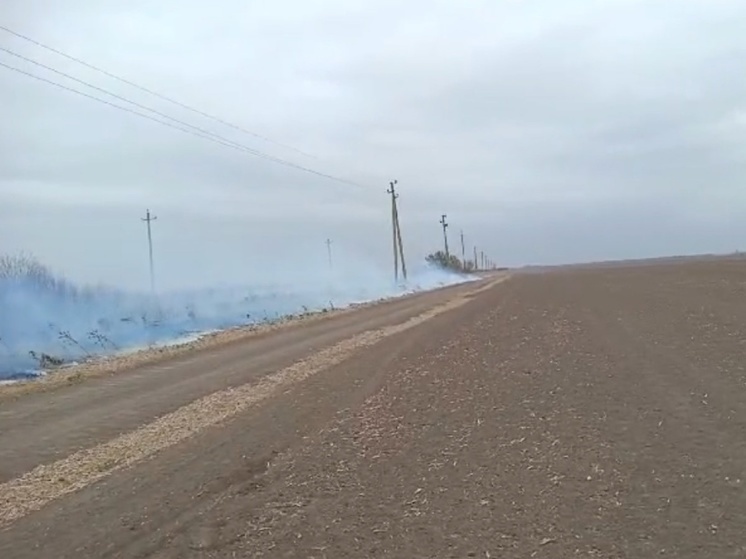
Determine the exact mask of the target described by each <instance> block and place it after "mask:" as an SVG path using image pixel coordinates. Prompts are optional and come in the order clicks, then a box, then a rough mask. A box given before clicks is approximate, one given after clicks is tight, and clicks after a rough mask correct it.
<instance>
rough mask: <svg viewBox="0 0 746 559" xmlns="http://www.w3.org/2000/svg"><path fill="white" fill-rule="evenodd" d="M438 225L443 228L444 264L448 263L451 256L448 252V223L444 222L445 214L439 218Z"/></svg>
mask: <svg viewBox="0 0 746 559" xmlns="http://www.w3.org/2000/svg"><path fill="white" fill-rule="evenodd" d="M440 224H441V225H442V226H443V242H444V243H445V248H446V262H448V261H450V259H451V254H450V252H448V232H447V229H448V222H447V221H446V214H443V215H442V216H441V217H440Z"/></svg>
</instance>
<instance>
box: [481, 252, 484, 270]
mask: <svg viewBox="0 0 746 559" xmlns="http://www.w3.org/2000/svg"><path fill="white" fill-rule="evenodd" d="M480 252H481V254H482V268H483V269H484V251H480Z"/></svg>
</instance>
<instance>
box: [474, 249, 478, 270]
mask: <svg viewBox="0 0 746 559" xmlns="http://www.w3.org/2000/svg"><path fill="white" fill-rule="evenodd" d="M474 270H475V271H476V270H479V259H478V258H477V247H476V246H475V247H474Z"/></svg>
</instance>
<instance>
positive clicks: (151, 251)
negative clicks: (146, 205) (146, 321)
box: [140, 210, 158, 294]
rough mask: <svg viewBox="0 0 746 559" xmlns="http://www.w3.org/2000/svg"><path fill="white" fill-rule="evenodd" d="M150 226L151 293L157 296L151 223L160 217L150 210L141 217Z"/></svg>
mask: <svg viewBox="0 0 746 559" xmlns="http://www.w3.org/2000/svg"><path fill="white" fill-rule="evenodd" d="M140 219H141V220H143V221H144V222H145V223H147V226H148V256H149V258H150V292H151V293H152V294H155V272H154V271H153V235H152V233H151V231H150V222H151V221H155V220H156V219H158V217H156V216H154V215H150V210H145V217H141V218H140Z"/></svg>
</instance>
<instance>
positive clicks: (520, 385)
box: [0, 259, 746, 559]
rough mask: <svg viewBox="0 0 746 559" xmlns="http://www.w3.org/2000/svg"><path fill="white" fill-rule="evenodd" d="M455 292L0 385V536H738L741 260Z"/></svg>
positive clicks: (129, 547) (167, 546) (272, 550)
mask: <svg viewBox="0 0 746 559" xmlns="http://www.w3.org/2000/svg"><path fill="white" fill-rule="evenodd" d="M483 285H484V284H483ZM473 288H474V286H466V287H464V286H462V287H458V288H451V289H449V290H443V291H440V292H437V293H432V294H427V295H423V296H419V297H417V298H412V299H407V300H401V301H397V302H394V303H387V304H386V305H389V306H388V307H385V308H386V309H388V310H386V311H382V310H380V309H381V308H383V306H380V307H379V306H374V307H370V308H367V309H361V310H359V311H355V312H352V313H349V314H346V315H344V316H341V317H337V318H332V319H330V320H329V321H320V322H317V323H314V324H309V325H306V326H301V327H299V328H297V329H295V330H293V331H292V332H290V333H287V332H284V333H283V332H277V333H274V334H270V335H267V336H266V337H264V338H262V339H261V340H260V341H251V342H242V343H238V344H236V345H231V346H228V347H222V348H219V349H215V350H213V351H206V352H200V353H195V354H193V355H189V356H186V357H177V358H175V359H174V360H173V361H167V362H162V363H159V364H158V365H157V366H153V367H154V368H153V369H152V370H151V369H148V368H147V367H146V368H142V369H134V370H132V371H130V372H127V373H122V374H120V375H116V376H111V377H101V378H96V379H92V380H90V381H88V382H86V383H83V384H80V385H78V386H72V387H67V388H64V389H60V390H57V391H55V392H52V393H43V394H30V395H28V396H25V397H23V398H20V399H18V400H15V401H6V402H0V482H2V484H0V557H2V558H24V557H29V558H30V557H34V558H39V557H41V558H45V557H54V558H58V557H59V558H64V557H76V558H78V557H154V558H167V557H168V558H181V557H185V558H189V557H200V558H208V557H269V558H282V557H315V558H318V559H321V558H324V557H326V558H337V557H339V558H348V557H401V558H420V557H422V558H424V557H428V558H429V557H437V558H448V557H454V558H455V557H459V558H460V557H483V558H484V557H486V558H497V557H516V558H518V557H521V558H524V557H545V558H564V557H604V558H609V557H629V558H647V557H651V558H652V557H681V558H695V557H696V558H709V557H712V558H718V559H719V558H727V557H746V528H745V527H746V492H745V491H744V483H745V482H746V262H744V260H737V259H733V260H722V261H707V262H699V263H697V262H686V263H675V264H666V265H663V264H660V265H656V266H653V265H645V266H628V267H615V268H613V269H611V268H599V269H593V268H587V269H572V270H563V269H555V270H552V271H551V272H549V273H530V274H518V275H515V276H514V277H512V278H511V279H509V280H508V281H506V282H504V283H502V284H499V285H495V286H491V287H490V288H489V289H485V290H483V291H481V292H478V293H473V294H470V293H469V291H470V290H471V289H473ZM335 321H340V322H337V323H335ZM335 324H336V325H335ZM283 347H287V352H288V353H283ZM172 386H173V388H171V387H172ZM226 389H227V390H226ZM216 394H217V395H216ZM185 410H186V411H185ZM187 412H189V413H192V412H194V413H193V414H192V415H188V414H187ZM185 418H188V420H187V419H185ZM211 418H218V420H216V421H215V422H211V421H210V419H211ZM221 418H222V419H221ZM187 421H193V422H194V425H192V424H191V423H185V422H187ZM166 425H168V428H169V429H174V431H173V432H174V433H178V434H179V435H178V437H179V438H178V441H177V442H172V441H169V440H166V439H163V438H158V436H159V435H160V434H161V433H162V432H168V431H163V430H164V429H166V427H165V426H166ZM133 433H134V434H133ZM184 433H186V434H185V435H184ZM182 435H184V436H182ZM145 441H149V442H148V443H147V444H154V445H155V444H157V445H159V446H158V448H157V449H155V450H154V451H153V452H150V453H148V448H149V447H147V444H146V442H145ZM125 443H126V444H128V445H130V446H129V447H127V449H126V450H122V448H123V447H122V445H125ZM117 445H119V446H117ZM112 448H114V449H115V450H116V449H119V450H117V452H122V453H125V454H126V456H125V454H122V456H118V457H116V456H115V457H114V458H112V460H113V461H112V462H105V461H103V460H104V459H108V456H109V455H108V454H106V453H105V452H104V451H106V452H109V451H112ZM154 448H155V447H154ZM81 449H82V450H81ZM112 452H113V451H112ZM102 453H103V454H102ZM138 453H139V454H138ZM102 456H103V458H102ZM130 459H131V460H130ZM117 460H118V461H117ZM83 464H86V465H87V466H86V467H92V468H93V470H96V468H98V470H97V471H98V473H95V472H94V473H93V474H92V473H91V470H90V469H85V468H84V467H83ZM34 499H35V500H34Z"/></svg>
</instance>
